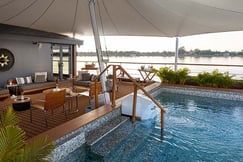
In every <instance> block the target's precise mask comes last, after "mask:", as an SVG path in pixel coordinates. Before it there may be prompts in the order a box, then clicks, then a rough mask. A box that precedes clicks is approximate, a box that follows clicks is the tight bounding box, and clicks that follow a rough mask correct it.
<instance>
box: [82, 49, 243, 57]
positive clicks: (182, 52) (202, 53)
mask: <svg viewBox="0 0 243 162" xmlns="http://www.w3.org/2000/svg"><path fill="white" fill-rule="evenodd" d="M174 55H175V52H171V51H163V52H138V51H103V56H119V57H122V56H123V57H132V56H174ZM78 56H96V53H95V52H78ZM178 56H179V57H184V56H192V57H217V56H220V57H222V56H224V57H227V56H240V57H241V56H243V50H242V51H238V52H235V51H223V52H221V51H212V50H210V49H208V50H200V49H194V50H189V51H187V50H186V49H185V47H180V48H179V49H178Z"/></svg>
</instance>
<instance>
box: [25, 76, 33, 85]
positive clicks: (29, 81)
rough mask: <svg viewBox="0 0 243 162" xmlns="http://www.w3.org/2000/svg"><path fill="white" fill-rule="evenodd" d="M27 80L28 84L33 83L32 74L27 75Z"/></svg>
mask: <svg viewBox="0 0 243 162" xmlns="http://www.w3.org/2000/svg"><path fill="white" fill-rule="evenodd" d="M25 81H26V83H27V84H28V83H32V78H31V76H27V77H25Z"/></svg>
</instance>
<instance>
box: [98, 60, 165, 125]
mask: <svg viewBox="0 0 243 162" xmlns="http://www.w3.org/2000/svg"><path fill="white" fill-rule="evenodd" d="M111 66H112V67H113V78H112V80H113V81H112V85H113V86H112V106H115V85H116V80H117V78H116V71H117V70H121V71H122V72H123V74H124V75H126V76H127V77H128V79H130V80H131V81H132V82H133V85H134V96H133V111H132V121H133V122H134V121H135V117H136V115H135V114H136V99H137V89H138V88H139V89H141V90H142V91H143V93H144V94H145V95H146V96H147V97H148V98H149V99H150V100H152V101H153V102H154V103H155V104H156V105H157V106H158V107H159V108H160V112H161V128H164V113H165V112H166V111H165V109H164V108H163V106H162V105H161V104H160V103H159V102H158V101H157V100H156V99H154V98H153V97H152V96H151V95H150V94H149V93H148V92H147V91H146V90H145V89H144V88H143V87H142V86H141V85H139V84H138V83H137V81H136V80H135V79H133V77H132V76H131V75H130V74H129V73H128V72H127V71H126V70H125V69H124V68H123V67H122V66H121V65H108V66H107V67H106V68H105V69H104V70H103V71H102V72H101V73H100V74H99V75H98V76H97V80H98V78H100V76H101V75H102V74H103V73H104V72H105V71H107V70H108V69H109V68H110V67H111ZM95 97H96V98H98V96H95Z"/></svg>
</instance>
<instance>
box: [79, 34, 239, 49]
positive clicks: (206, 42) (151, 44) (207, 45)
mask: <svg viewBox="0 0 243 162" xmlns="http://www.w3.org/2000/svg"><path fill="white" fill-rule="evenodd" d="M80 39H82V40H84V45H83V46H80V47H79V48H78V49H77V50H78V52H81V51H82V52H93V51H95V44H94V37H90V36H84V37H81V38H80ZM175 42H176V38H165V37H128V36H120V37H114V36H106V37H101V46H102V50H106V49H107V50H108V51H139V52H162V51H175ZM179 47H185V49H186V50H187V51H189V50H194V49H196V48H197V49H200V50H208V49H210V50H213V51H241V50H243V31H240V32H224V33H214V34H201V35H194V36H186V37H179Z"/></svg>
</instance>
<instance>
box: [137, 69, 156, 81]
mask: <svg viewBox="0 0 243 162" xmlns="http://www.w3.org/2000/svg"><path fill="white" fill-rule="evenodd" d="M138 71H139V73H140V75H141V76H142V78H143V81H144V82H148V81H151V80H152V79H153V78H154V76H155V73H154V72H152V71H151V70H146V69H138Z"/></svg>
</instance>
